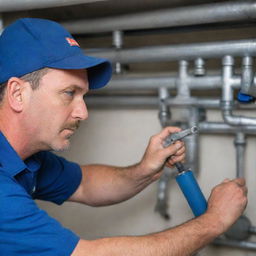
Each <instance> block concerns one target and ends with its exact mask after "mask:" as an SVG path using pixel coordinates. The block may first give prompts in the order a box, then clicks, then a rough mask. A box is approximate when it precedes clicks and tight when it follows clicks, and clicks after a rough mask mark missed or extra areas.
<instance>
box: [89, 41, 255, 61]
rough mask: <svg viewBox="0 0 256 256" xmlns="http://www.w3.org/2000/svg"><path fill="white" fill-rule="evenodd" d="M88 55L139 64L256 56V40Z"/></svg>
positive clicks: (111, 51)
mask: <svg viewBox="0 0 256 256" xmlns="http://www.w3.org/2000/svg"><path fill="white" fill-rule="evenodd" d="M86 54H88V55H90V54H91V55H93V56H95V57H104V58H107V59H109V60H110V61H112V62H121V63H138V62H147V61H173V60H194V59H196V58H198V57H201V58H221V57H222V56H225V55H232V56H240V57H244V56H248V55H249V56H256V40H255V39H250V40H236V41H233V40H232V41H223V42H210V43H193V44H178V45H170V46H169V45H163V46H151V47H140V48H136V49H126V50H124V49H123V50H119V51H116V50H114V49H108V50H91V51H90V50H87V51H86Z"/></svg>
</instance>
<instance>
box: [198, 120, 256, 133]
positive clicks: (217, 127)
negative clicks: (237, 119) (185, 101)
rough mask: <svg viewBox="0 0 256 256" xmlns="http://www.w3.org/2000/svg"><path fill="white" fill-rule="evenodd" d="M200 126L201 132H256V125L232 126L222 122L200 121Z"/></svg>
mask: <svg viewBox="0 0 256 256" xmlns="http://www.w3.org/2000/svg"><path fill="white" fill-rule="evenodd" d="M198 128H199V130H200V133H207V134H209V133H212V134H216V133H217V134H227V133H229V134H230V133H232V134H236V133H238V132H241V131H243V132H244V133H246V134H256V127H255V126H243V127H241V126H240V127H237V126H231V125H229V124H226V123H221V122H200V123H199V124H198Z"/></svg>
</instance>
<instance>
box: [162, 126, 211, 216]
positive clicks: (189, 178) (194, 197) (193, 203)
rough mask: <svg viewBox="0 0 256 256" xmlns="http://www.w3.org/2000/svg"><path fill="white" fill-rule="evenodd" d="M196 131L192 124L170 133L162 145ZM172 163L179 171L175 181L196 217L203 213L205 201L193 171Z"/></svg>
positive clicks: (166, 145) (205, 206) (205, 207)
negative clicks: (187, 127)
mask: <svg viewBox="0 0 256 256" xmlns="http://www.w3.org/2000/svg"><path fill="white" fill-rule="evenodd" d="M196 132H198V128H197V127H196V126H193V127H191V128H189V129H186V130H183V131H181V132H177V133H174V134H171V135H169V136H168V137H167V138H166V139H165V141H164V143H163V146H164V147H168V146H170V145H171V144H173V143H174V142H176V141H177V140H181V139H183V138H185V137H186V136H189V135H192V134H194V133H196ZM174 165H175V167H176V168H177V170H178V172H179V173H178V175H177V176H176V181H177V183H178V184H179V187H180V189H181V190H182V192H183V194H184V196H185V198H186V199H187V201H188V204H189V206H190V208H191V210H192V212H193V213H194V215H195V216H196V217H197V216H199V215H201V214H203V213H204V212H205V211H206V209H207V201H206V199H205V197H204V195H203V193H202V191H201V189H200V187H199V185H198V183H197V181H196V179H195V177H194V174H193V172H192V171H191V170H186V169H185V166H184V165H183V164H182V163H175V164H174Z"/></svg>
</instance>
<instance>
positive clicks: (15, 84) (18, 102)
mask: <svg viewBox="0 0 256 256" xmlns="http://www.w3.org/2000/svg"><path fill="white" fill-rule="evenodd" d="M26 83H27V82H26V81H24V80H22V79H20V78H18V77H11V78H10V79H9V80H8V82H7V88H6V96H7V101H8V103H9V106H10V107H11V108H12V109H13V110H14V111H16V112H21V111H22V110H23V107H24V98H25V97H24V95H23V94H24V90H25V87H26Z"/></svg>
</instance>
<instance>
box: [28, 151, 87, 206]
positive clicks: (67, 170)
mask: <svg viewBox="0 0 256 256" xmlns="http://www.w3.org/2000/svg"><path fill="white" fill-rule="evenodd" d="M37 157H39V160H40V161H41V163H42V164H41V168H40V170H39V172H38V176H37V184H36V191H35V193H34V195H33V197H34V198H35V199H41V200H45V201H51V202H53V203H56V204H62V203H63V202H64V201H66V200H67V199H68V198H69V197H70V196H71V195H72V194H73V193H74V192H75V191H76V189H77V188H78V186H79V185H80V183H81V179H82V172H81V168H80V166H79V165H78V164H76V163H73V162H70V161H67V160H66V159H64V158H63V157H60V156H57V155H55V154H53V153H51V152H41V153H39V155H38V156H37Z"/></svg>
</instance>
